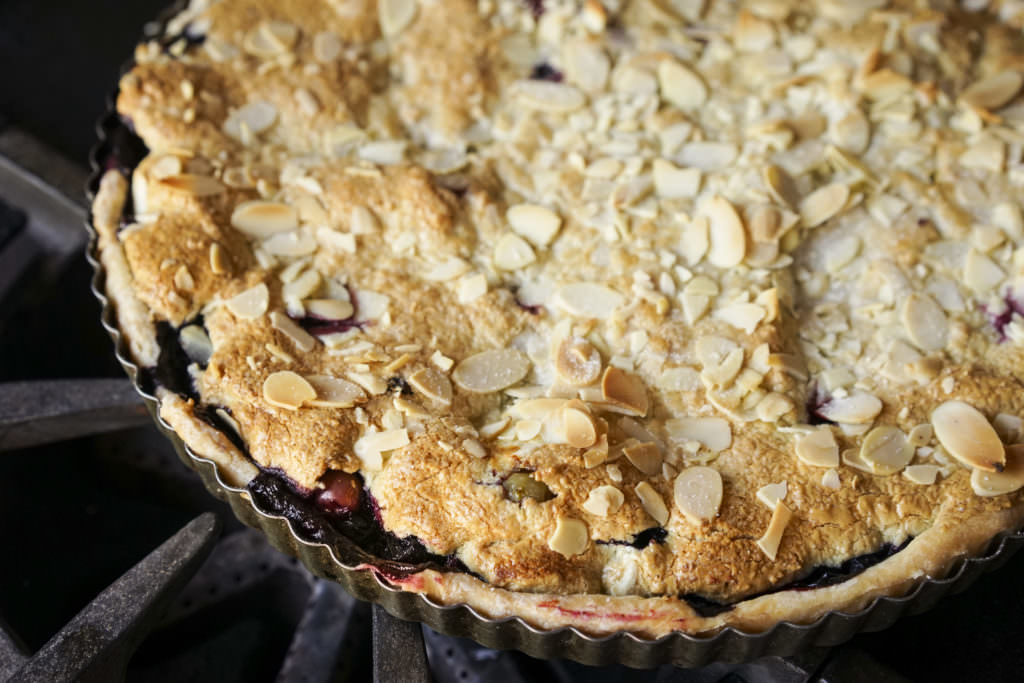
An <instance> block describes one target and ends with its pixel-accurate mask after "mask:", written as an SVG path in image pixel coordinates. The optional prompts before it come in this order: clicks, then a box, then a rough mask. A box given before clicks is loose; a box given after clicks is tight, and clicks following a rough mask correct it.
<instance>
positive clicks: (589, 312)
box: [555, 282, 626, 319]
mask: <svg viewBox="0 0 1024 683" xmlns="http://www.w3.org/2000/svg"><path fill="white" fill-rule="evenodd" d="M555 301H556V303H558V304H559V305H560V306H561V307H562V308H564V309H565V310H566V311H568V312H569V313H571V314H572V315H575V316H579V317H581V318H600V319H603V318H607V317H609V316H611V315H612V314H613V313H614V312H615V311H616V310H618V309H619V308H621V307H622V305H623V304H624V303H625V302H626V299H625V297H623V296H622V295H621V294H619V293H618V292H616V291H615V290H613V289H610V288H609V287H605V286H604V285H599V284H597V283H595V282H576V283H573V284H569V285H563V286H562V287H561V288H560V289H559V290H558V292H557V293H556V294H555Z"/></svg>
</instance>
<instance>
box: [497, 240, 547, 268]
mask: <svg viewBox="0 0 1024 683" xmlns="http://www.w3.org/2000/svg"><path fill="white" fill-rule="evenodd" d="M536 260H537V257H536V255H535V254H534V253H533V248H532V247H531V246H530V244H529V243H528V242H527V241H526V240H524V239H523V238H522V237H520V236H519V235H515V234H512V233H509V234H508V235H505V236H504V237H502V238H501V239H500V240H498V243H497V244H496V245H495V246H494V265H495V266H497V267H498V268H501V269H502V270H519V269H520V268H525V267H526V266H528V265H530V264H531V263H533V262H534V261H536Z"/></svg>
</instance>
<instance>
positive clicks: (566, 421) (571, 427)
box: [561, 400, 597, 448]
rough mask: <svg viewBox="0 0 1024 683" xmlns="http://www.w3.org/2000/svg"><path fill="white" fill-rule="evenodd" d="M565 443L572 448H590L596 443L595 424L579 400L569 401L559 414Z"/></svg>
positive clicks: (584, 405)
mask: <svg viewBox="0 0 1024 683" xmlns="http://www.w3.org/2000/svg"><path fill="white" fill-rule="evenodd" d="M561 418H562V429H563V432H564V436H565V442H566V443H567V444H569V445H570V446H572V447H573V448H590V447H591V446H593V445H594V444H595V443H596V442H597V423H595V422H594V418H593V417H592V416H591V415H590V411H588V410H587V408H586V404H584V403H583V402H582V401H579V400H572V401H569V402H568V403H567V404H566V405H565V407H564V408H563V409H562V412H561Z"/></svg>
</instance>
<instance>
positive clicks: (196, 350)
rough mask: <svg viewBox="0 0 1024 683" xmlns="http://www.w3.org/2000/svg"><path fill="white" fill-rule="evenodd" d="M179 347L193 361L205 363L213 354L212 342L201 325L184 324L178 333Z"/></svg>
mask: <svg viewBox="0 0 1024 683" xmlns="http://www.w3.org/2000/svg"><path fill="white" fill-rule="evenodd" d="M178 341H179V342H180V343H181V349H182V351H184V352H185V355H186V356H188V359H189V360H190V361H192V362H193V363H199V364H200V365H206V364H207V363H209V362H210V356H212V355H213V342H212V341H210V335H208V334H206V330H204V329H203V326H202V325H186V326H185V327H183V328H181V332H179V333H178Z"/></svg>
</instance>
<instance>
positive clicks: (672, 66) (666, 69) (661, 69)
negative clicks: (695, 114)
mask: <svg viewBox="0 0 1024 683" xmlns="http://www.w3.org/2000/svg"><path fill="white" fill-rule="evenodd" d="M658 85H659V86H661V96H662V97H663V98H665V99H666V100H668V101H669V102H670V103H672V104H674V105H675V106H677V107H679V108H680V109H682V110H684V111H688V110H690V109H696V108H697V107H699V106H701V105H702V104H704V103H705V102H707V99H708V87H707V86H706V85H704V81H703V80H702V79H701V77H700V76H698V75H697V74H696V73H694V72H693V71H691V70H690V69H689V68H688V67H685V66H683V65H682V64H680V63H679V62H677V61H675V60H674V59H671V58H667V59H663V60H661V61H660V62H659V63H658Z"/></svg>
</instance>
